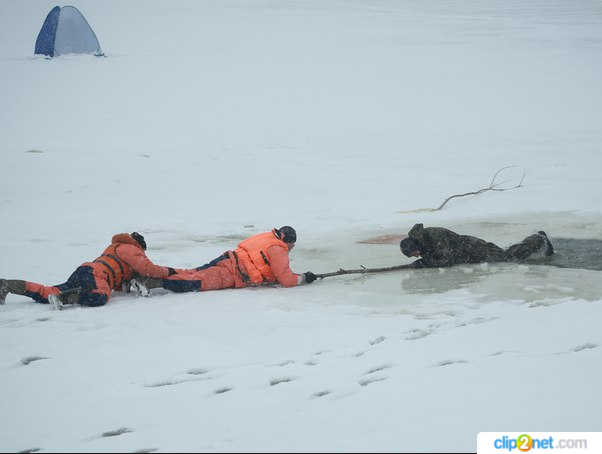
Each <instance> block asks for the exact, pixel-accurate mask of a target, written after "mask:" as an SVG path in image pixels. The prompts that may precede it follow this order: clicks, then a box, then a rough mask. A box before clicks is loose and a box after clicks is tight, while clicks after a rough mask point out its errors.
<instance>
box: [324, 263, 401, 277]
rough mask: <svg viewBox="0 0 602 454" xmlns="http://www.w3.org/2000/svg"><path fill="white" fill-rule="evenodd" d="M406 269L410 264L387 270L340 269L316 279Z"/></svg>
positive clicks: (391, 267)
mask: <svg viewBox="0 0 602 454" xmlns="http://www.w3.org/2000/svg"><path fill="white" fill-rule="evenodd" d="M408 268H412V264H408V265H397V266H390V267H387V268H363V267H362V268H360V269H357V270H344V269H343V268H341V269H340V270H339V271H333V272H332V273H323V274H316V277H317V278H318V279H324V278H325V277H332V276H340V275H342V274H366V273H384V272H387V271H397V270H406V269H408Z"/></svg>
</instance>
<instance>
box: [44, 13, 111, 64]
mask: <svg viewBox="0 0 602 454" xmlns="http://www.w3.org/2000/svg"><path fill="white" fill-rule="evenodd" d="M35 54H39V55H46V56H47V57H57V56H59V55H67V54H92V55H96V56H101V55H103V53H102V50H101V49H100V44H99V43H98V38H96V35H95V34H94V31H92V28H91V27H90V24H88V21H87V20H86V19H85V18H84V16H83V15H82V13H80V12H79V11H78V9H77V8H75V7H74V6H63V7H62V8H61V7H59V6H55V7H54V8H52V11H50V12H49V13H48V16H46V20H45V21H44V24H43V25H42V29H41V30H40V33H39V34H38V39H37V40H36V49H35Z"/></svg>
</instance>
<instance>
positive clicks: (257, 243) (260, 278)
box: [234, 232, 288, 284]
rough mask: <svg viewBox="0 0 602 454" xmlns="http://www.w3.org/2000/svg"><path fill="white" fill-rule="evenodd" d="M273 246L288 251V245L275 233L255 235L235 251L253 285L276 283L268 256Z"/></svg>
mask: <svg viewBox="0 0 602 454" xmlns="http://www.w3.org/2000/svg"><path fill="white" fill-rule="evenodd" d="M272 246H278V247H281V248H284V249H285V250H287V251H288V246H287V245H286V243H285V242H284V241H282V240H279V239H278V238H276V235H275V234H274V232H266V233H260V234H258V235H253V236H252V237H250V238H247V239H246V240H244V241H242V242H241V243H240V244H239V245H238V248H237V249H236V251H234V255H235V256H236V258H237V259H238V260H239V261H240V262H242V264H243V265H244V267H245V269H246V270H247V274H248V277H249V280H250V281H251V283H252V284H261V283H262V282H275V281H276V276H274V273H273V271H272V268H271V267H270V262H269V260H268V254H267V250H268V248H269V247H272Z"/></svg>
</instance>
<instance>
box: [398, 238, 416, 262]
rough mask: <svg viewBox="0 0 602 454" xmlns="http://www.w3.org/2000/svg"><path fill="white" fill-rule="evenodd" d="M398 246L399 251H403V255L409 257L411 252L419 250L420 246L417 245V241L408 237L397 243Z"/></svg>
mask: <svg viewBox="0 0 602 454" xmlns="http://www.w3.org/2000/svg"><path fill="white" fill-rule="evenodd" d="M399 248H400V249H401V252H403V255H405V256H406V257H411V256H412V252H416V251H420V246H419V245H418V243H417V242H416V241H415V240H413V239H412V238H409V237H408V238H404V239H403V240H401V242H400V243H399Z"/></svg>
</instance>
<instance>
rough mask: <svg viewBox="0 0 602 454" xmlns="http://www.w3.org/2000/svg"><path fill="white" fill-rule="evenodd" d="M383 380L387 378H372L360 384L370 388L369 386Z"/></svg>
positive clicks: (363, 380)
mask: <svg viewBox="0 0 602 454" xmlns="http://www.w3.org/2000/svg"><path fill="white" fill-rule="evenodd" d="M383 380H386V377H372V378H366V379H362V380H359V381H358V383H359V384H360V385H361V386H368V385H371V384H372V383H376V382H379V381H383Z"/></svg>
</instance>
